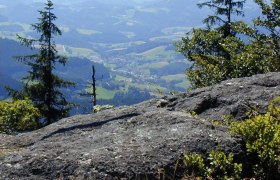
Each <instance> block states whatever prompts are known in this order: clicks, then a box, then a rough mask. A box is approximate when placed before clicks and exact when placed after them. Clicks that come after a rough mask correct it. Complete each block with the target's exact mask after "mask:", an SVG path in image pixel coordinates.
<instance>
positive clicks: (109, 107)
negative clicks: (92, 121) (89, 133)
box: [93, 104, 114, 113]
mask: <svg viewBox="0 0 280 180" xmlns="http://www.w3.org/2000/svg"><path fill="white" fill-rule="evenodd" d="M112 108H114V106H113V105H109V104H106V105H96V106H94V107H93V112H94V113H98V112H100V111H103V110H106V109H112Z"/></svg>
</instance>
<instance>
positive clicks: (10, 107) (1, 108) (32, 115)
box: [0, 99, 40, 134]
mask: <svg viewBox="0 0 280 180" xmlns="http://www.w3.org/2000/svg"><path fill="white" fill-rule="evenodd" d="M39 118H40V113H39V110H38V109H37V108H35V107H34V106H33V104H32V101H31V100H29V99H25V100H17V101H14V102H7V101H0V132H3V133H8V134H11V133H14V132H23V131H29V130H34V129H36V128H38V127H39V125H40V124H39V122H38V120H39Z"/></svg>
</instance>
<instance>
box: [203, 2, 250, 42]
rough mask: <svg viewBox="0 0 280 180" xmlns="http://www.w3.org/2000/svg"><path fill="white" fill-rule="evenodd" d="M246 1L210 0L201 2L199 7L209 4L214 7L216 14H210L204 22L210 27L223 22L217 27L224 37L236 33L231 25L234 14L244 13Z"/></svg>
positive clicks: (208, 5)
mask: <svg viewBox="0 0 280 180" xmlns="http://www.w3.org/2000/svg"><path fill="white" fill-rule="evenodd" d="M245 1H246V0H210V1H206V2H203V3H199V4H198V7H200V8H202V7H204V6H207V7H209V8H211V9H214V11H215V14H214V15H209V16H208V17H207V18H206V19H204V20H203V22H204V23H205V24H207V26H208V27H209V28H210V27H211V26H215V25H216V26H217V25H218V24H219V23H222V24H221V25H218V28H217V29H218V30H220V31H221V32H222V33H223V35H224V36H223V37H224V38H225V37H227V36H230V35H234V34H235V33H234V31H233V28H232V27H231V25H232V23H233V16H234V15H236V16H239V15H244V14H243V11H242V9H243V5H244V3H245Z"/></svg>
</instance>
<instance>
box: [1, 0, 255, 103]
mask: <svg viewBox="0 0 280 180" xmlns="http://www.w3.org/2000/svg"><path fill="white" fill-rule="evenodd" d="M43 2H45V1H43V0H16V1H5V0H0V37H1V38H4V39H2V40H1V41H0V44H1V46H0V52H1V55H0V58H1V59H0V65H1V67H0V75H1V77H0V80H1V78H2V79H3V80H1V82H3V83H5V82H7V79H10V80H8V82H13V83H12V84H13V85H15V86H16V87H19V84H18V83H15V82H18V81H19V79H20V77H22V76H23V75H24V72H26V67H25V68H24V67H23V66H22V65H20V64H18V63H16V62H14V61H13V58H12V56H16V55H19V54H18V52H20V53H28V52H29V51H28V50H27V49H24V48H23V47H21V46H20V45H18V44H17V45H15V43H16V42H12V41H10V40H16V39H15V36H16V34H20V35H22V36H26V37H34V38H36V37H37V34H36V33H35V32H34V31H33V30H32V27H31V26H30V24H32V23H36V22H37V17H39V14H38V12H37V10H40V9H42V7H43ZM53 2H54V4H55V11H54V12H55V14H56V16H57V17H58V19H57V21H56V24H57V25H58V26H59V27H60V28H61V30H62V31H63V35H62V36H61V37H57V38H56V39H55V41H56V43H57V49H58V50H59V53H61V54H63V55H65V56H67V57H69V59H70V64H69V65H67V66H66V68H65V69H64V68H62V67H58V73H59V74H60V75H62V76H63V77H66V78H69V79H72V80H74V81H76V82H78V84H77V87H76V89H75V90H71V92H74V94H72V95H70V94H69V97H70V98H72V99H73V100H74V101H76V102H79V103H80V104H83V106H86V107H87V108H89V107H90V99H89V97H80V95H79V94H81V93H82V92H83V91H90V89H89V87H88V83H90V81H91V65H93V64H94V65H95V66H96V69H97V71H98V73H97V83H98V84H97V85H98V95H97V96H98V100H99V103H102V104H114V105H124V104H132V103H137V102H141V101H142V100H144V99H148V98H151V97H153V96H155V95H158V94H161V93H169V92H170V91H185V90H186V89H187V88H188V86H189V83H188V81H187V79H186V76H185V74H184V73H185V70H186V69H187V68H189V67H190V66H191V63H190V62H188V61H187V60H186V59H184V57H183V56H182V55H181V54H179V53H176V52H175V47H174V46H173V42H174V41H176V40H179V39H180V38H181V37H182V36H184V35H185V33H187V32H189V31H190V30H191V29H192V28H193V27H201V26H202V23H201V21H202V19H203V18H205V17H206V16H207V14H209V13H210V12H211V11H210V10H209V9H198V8H197V6H196V3H197V2H198V1H196V0H188V1H186V0H119V1H113V0H75V1H67V0H53ZM245 9H246V15H247V16H246V17H247V18H248V19H250V18H252V17H253V16H255V12H256V9H255V6H254V5H252V1H248V3H247V6H246V7H245ZM19 12H20V13H19ZM7 39H10V40H7ZM9 44H10V45H11V47H8V49H7V45H9ZM14 47H16V48H14ZM5 48H6V49H5ZM22 48H23V49H24V50H22V52H21V50H20V49H22ZM4 75H5V76H4ZM4 79H6V80H4ZM11 80H12V81H11ZM1 93H2V94H1ZM133 93H134V94H137V93H139V95H138V96H137V97H138V98H136V97H134V99H135V101H134V100H131V98H128V97H132V96H131V94H133ZM1 96H2V97H4V95H3V88H2V89H0V97H1ZM129 99H130V100H129ZM130 101H131V102H130Z"/></svg>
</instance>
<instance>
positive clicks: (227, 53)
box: [175, 0, 280, 88]
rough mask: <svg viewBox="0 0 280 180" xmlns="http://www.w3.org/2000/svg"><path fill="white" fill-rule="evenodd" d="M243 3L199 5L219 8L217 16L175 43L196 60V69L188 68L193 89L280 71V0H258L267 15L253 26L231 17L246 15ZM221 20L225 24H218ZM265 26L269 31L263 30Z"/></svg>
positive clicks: (210, 2)
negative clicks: (270, 2) (265, 1)
mask: <svg viewBox="0 0 280 180" xmlns="http://www.w3.org/2000/svg"><path fill="white" fill-rule="evenodd" d="M244 2H245V1H221V0H216V1H214V0H213V1H209V2H205V3H202V4H200V5H199V6H200V7H203V6H209V7H211V8H214V9H215V10H216V14H215V15H214V16H209V17H208V18H207V19H205V20H204V22H205V23H206V24H207V25H208V28H207V29H201V28H199V29H193V31H192V32H191V33H189V34H188V35H187V36H186V37H183V38H182V40H181V41H179V42H177V43H176V44H175V45H176V46H177V50H178V51H179V52H181V53H182V54H183V55H184V56H185V57H186V58H188V59H189V60H190V61H193V62H194V64H193V68H192V69H189V70H188V71H187V75H188V78H189V80H190V82H191V84H192V86H193V88H198V87H204V86H209V85H213V84H216V83H219V82H221V81H223V80H226V79H231V78H238V77H246V76H251V75H254V74H259V73H267V72H271V71H279V70H280V60H279V54H280V53H279V52H280V49H279V47H280V45H279V43H280V40H279V34H280V32H279V18H277V17H279V16H280V14H279V12H280V11H279V1H272V4H271V5H267V4H265V3H264V2H263V1H261V0H256V2H257V3H258V4H259V6H260V7H261V9H262V13H263V15H264V16H263V17H262V18H261V17H259V18H257V19H256V20H255V21H254V23H255V27H254V28H251V27H249V26H248V25H247V24H245V23H244V22H241V21H236V22H233V21H232V20H231V19H232V18H231V16H232V15H233V14H235V15H242V14H243V13H242V11H241V10H242V7H243V3H244ZM230 3H232V4H231V5H230ZM234 7H235V8H234ZM219 15H220V16H222V17H225V18H224V19H223V18H222V17H220V16H219ZM218 22H219V23H222V24H221V25H219V26H218V24H217V23H218ZM214 25H216V26H214ZM213 26H214V28H213ZM260 27H261V28H262V29H260ZM263 29H266V31H265V32H264V33H261V30H263ZM241 36H242V37H243V38H242V39H241V38H240V37H241ZM244 39H246V41H247V42H245V41H244Z"/></svg>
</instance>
